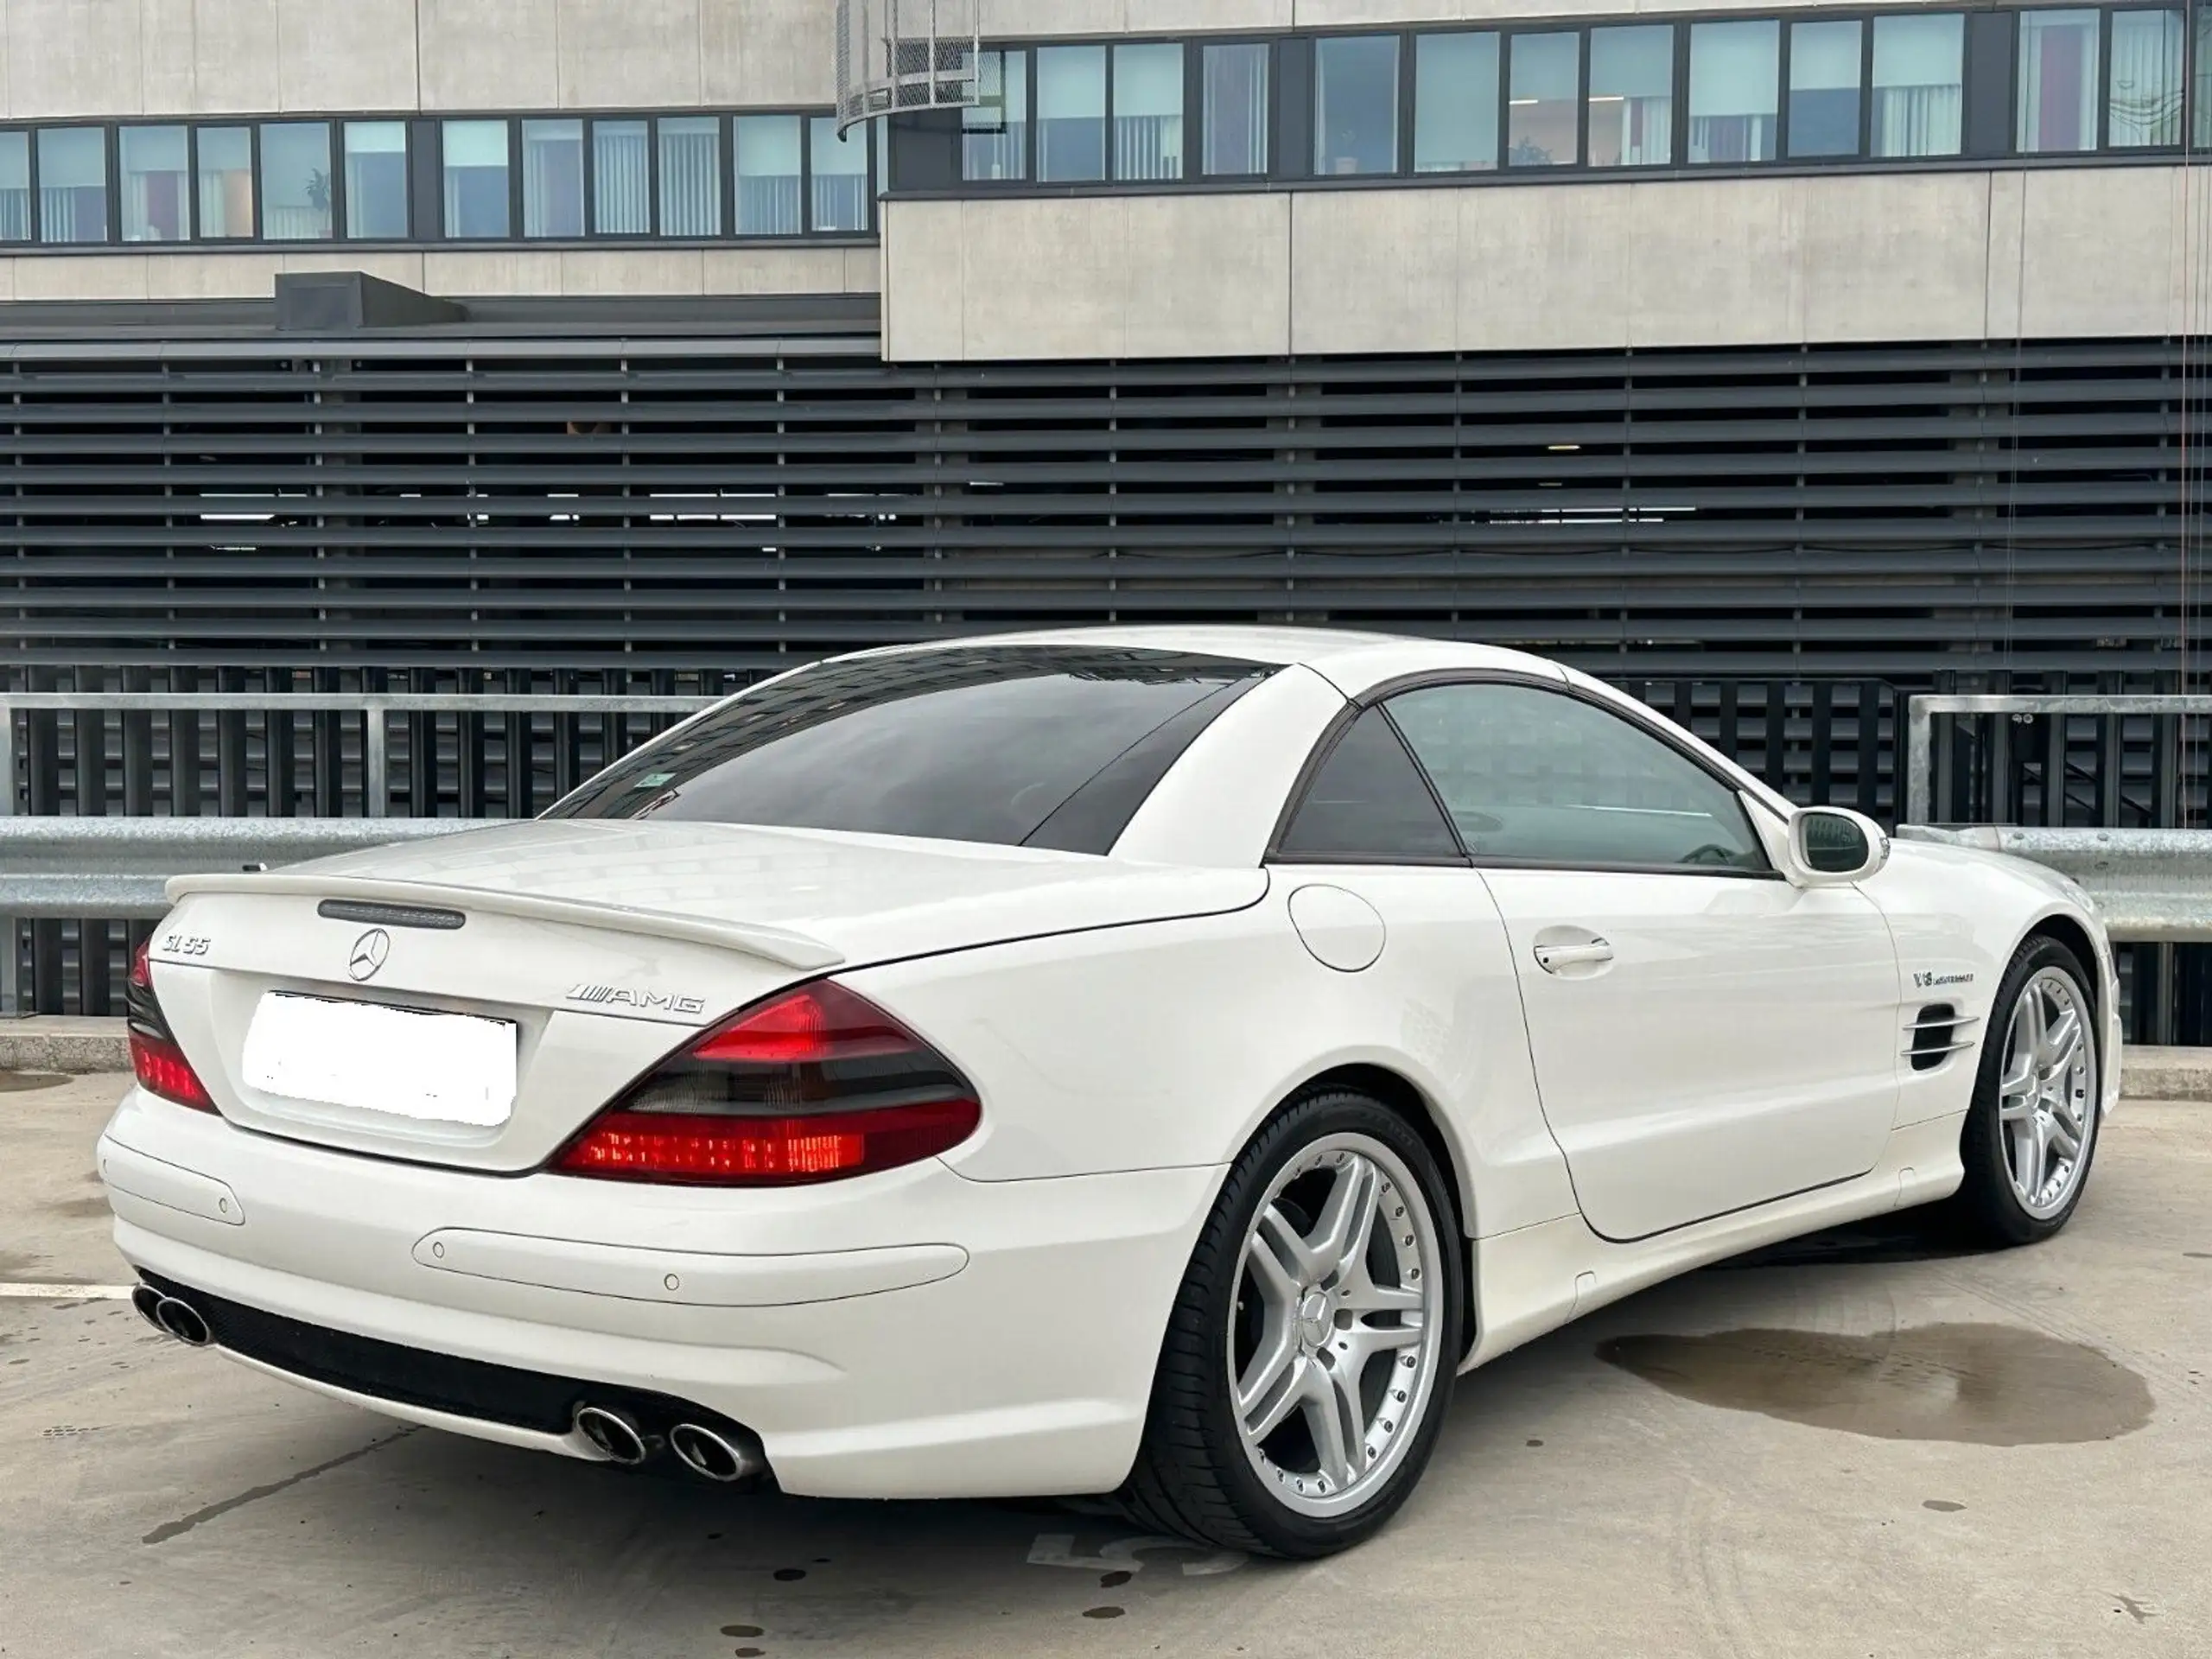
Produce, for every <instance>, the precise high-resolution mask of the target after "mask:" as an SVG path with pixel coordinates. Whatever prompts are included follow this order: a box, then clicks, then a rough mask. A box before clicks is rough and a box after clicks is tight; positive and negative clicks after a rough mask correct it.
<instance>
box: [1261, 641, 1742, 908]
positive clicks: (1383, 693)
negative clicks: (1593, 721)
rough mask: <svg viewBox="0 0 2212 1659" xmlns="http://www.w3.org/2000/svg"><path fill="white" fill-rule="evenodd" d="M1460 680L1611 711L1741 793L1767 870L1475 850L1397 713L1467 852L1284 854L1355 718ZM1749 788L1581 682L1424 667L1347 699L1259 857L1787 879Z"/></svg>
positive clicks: (1641, 713) (1648, 716)
mask: <svg viewBox="0 0 2212 1659" xmlns="http://www.w3.org/2000/svg"><path fill="white" fill-rule="evenodd" d="M1454 685H1515V686H1522V687H1526V688H1528V689H1529V690H1536V691H1546V692H1550V693H1553V694H1555V695H1557V696H1566V697H1569V698H1572V699H1573V700H1574V701H1575V702H1582V703H1586V704H1587V705H1589V706H1590V707H1592V708H1593V709H1599V711H1601V712H1602V713H1605V714H1609V715H1612V716H1613V717H1614V718H1615V719H1616V720H1618V721H1621V722H1622V723H1623V724H1624V725H1626V726H1629V727H1630V728H1633V729H1635V730H1637V731H1639V732H1641V733H1643V734H1644V735H1645V736H1647V737H1649V738H1652V739H1655V740H1656V741H1658V742H1659V743H1660V744H1662V746H1664V747H1666V748H1668V749H1669V750H1670V751H1672V752H1673V753H1675V755H1677V756H1678V757H1679V758H1681V760H1685V761H1687V762H1688V763H1689V764H1690V765H1691V766H1694V767H1696V768H1697V770H1698V771H1700V772H1703V773H1704V774H1705V775H1706V776H1707V778H1709V779H1712V780H1713V782H1714V783H1715V784H1718V785H1720V786H1721V787H1722V788H1724V789H1726V791H1728V792H1729V794H1730V795H1732V796H1733V797H1734V798H1736V800H1737V802H1738V805H1739V806H1740V807H1742V810H1743V813H1744V827H1745V831H1746V833H1747V834H1748V835H1749V836H1750V838H1751V846H1752V847H1753V849H1756V850H1757V852H1758V855H1759V856H1760V858H1761V859H1762V860H1764V861H1765V863H1766V867H1767V868H1764V869H1759V870H1743V869H1733V868H1719V867H1715V866H1706V865H1695V864H1630V863H1619V864H1616V863H1599V862H1590V861H1580V860H1573V859H1529V858H1499V857H1495V856H1489V855H1481V854H1477V853H1474V852H1471V851H1470V850H1469V849H1468V848H1467V844H1466V842H1465V838H1464V837H1462V836H1460V833H1459V824H1458V823H1457V822H1456V821H1455V820H1454V819H1453V818H1452V811H1451V808H1450V807H1449V806H1448V805H1446V803H1445V800H1444V796H1443V793H1442V791H1440V790H1439V789H1438V788H1437V786H1436V780H1435V779H1433V778H1432V777H1430V776H1429V772H1428V768H1427V766H1423V765H1422V764H1421V755H1420V753H1419V752H1418V751H1416V750H1415V749H1414V746H1413V745H1412V744H1411V743H1409V742H1408V741H1406V736H1405V734H1404V733H1403V732H1402V731H1400V730H1399V728H1398V723H1397V721H1396V720H1395V717H1392V718H1391V719H1390V728H1391V730H1392V731H1393V732H1394V733H1396V734H1397V739H1398V741H1399V743H1400V745H1401V746H1402V747H1403V748H1404V749H1405V751H1406V753H1407V755H1408V758H1409V759H1410V760H1412V761H1413V763H1414V771H1416V772H1419V773H1420V775H1421V781H1422V783H1424V784H1425V785H1427V787H1428V791H1429V793H1430V795H1431V796H1432V797H1433V798H1434V799H1435V802H1436V804H1437V807H1438V810H1440V811H1441V812H1442V813H1443V814H1444V822H1445V823H1446V825H1448V826H1449V827H1450V828H1451V830H1452V839H1453V840H1454V841H1456V842H1459V850H1460V856H1459V858H1456V859H1412V858H1344V857H1332V858H1321V857H1315V856H1313V855H1303V854H1296V853H1290V854H1286V853H1285V852H1283V850H1282V838H1283V835H1284V832H1285V831H1286V830H1287V829H1288V828H1289V826H1290V824H1291V822H1292V820H1293V819H1294V818H1295V817H1297V815H1298V811H1299V809H1300V807H1302V806H1303V805H1304V804H1305V803H1306V794H1307V791H1309V790H1310V789H1311V788H1312V786H1313V779H1314V777H1315V775H1316V774H1317V773H1318V772H1319V770H1320V768H1321V766H1322V765H1323V763H1324V762H1325V761H1326V760H1327V759H1328V757H1329V755H1330V753H1332V752H1333V751H1334V749H1335V747H1336V745H1337V744H1338V741H1341V740H1342V738H1343V736H1344V733H1345V732H1347V731H1349V730H1350V729H1351V726H1352V723H1353V722H1354V721H1357V719H1358V718H1359V717H1360V716H1361V715H1363V714H1365V713H1366V712H1367V711H1368V710H1369V709H1376V708H1380V709H1382V711H1383V714H1384V715H1385V716H1386V717H1387V716H1389V715H1390V709H1389V704H1390V702H1392V700H1393V699H1395V698H1396V697H1400V696H1404V695H1405V694H1406V693H1408V692H1409V691H1427V690H1435V689H1436V688H1438V687H1440V686H1454ZM1744 795H1745V787H1744V785H1743V783H1742V781H1741V780H1740V779H1736V778H1733V777H1731V776H1730V775H1729V774H1728V772H1726V771H1725V770H1724V769H1723V768H1721V767H1719V766H1716V765H1714V764H1713V760H1712V759H1711V758H1710V757H1709V756H1707V755H1705V754H1702V753H1700V752H1699V751H1698V750H1697V749H1695V748H1694V747H1691V746H1690V744H1688V742H1686V741H1684V739H1683V734H1682V733H1681V731H1680V730H1678V729H1676V728H1673V727H1671V726H1669V725H1664V724H1662V723H1661V721H1660V720H1659V718H1658V717H1657V716H1656V715H1654V714H1653V713H1652V712H1651V711H1649V710H1648V709H1643V708H1641V707H1636V706H1630V707H1626V708H1624V707H1623V706H1622V705H1620V704H1618V703H1617V702H1614V701H1613V700H1612V699H1611V697H1607V696H1602V695H1600V694H1599V693H1598V692H1595V691H1592V690H1590V689H1589V688H1588V687H1586V686H1582V685H1578V684H1576V683H1573V681H1571V680H1558V679H1554V678H1552V677H1549V676H1548V675H1543V674H1533V673H1526V672H1522V671H1518V670H1515V669H1506V668H1500V669H1481V668H1476V669H1433V670H1426V671H1421V672H1419V673H1414V674H1402V675H1399V676H1397V677H1394V678H1391V679H1388V680H1384V681H1383V682H1382V683H1379V684H1376V685H1372V686H1370V687H1368V688H1367V690H1364V691H1362V692H1361V693H1359V695H1358V696H1355V697H1352V698H1351V699H1349V700H1348V701H1347V702H1346V703H1345V705H1344V708H1343V709H1339V710H1338V712H1337V713H1336V714H1335V715H1332V717H1331V720H1330V723H1329V725H1328V726H1327V727H1326V728H1324V730H1323V731H1322V734H1321V735H1320V737H1319V739H1317V740H1316V741H1315V743H1314V746H1313V751H1312V752H1311V753H1308V754H1307V756H1306V763H1305V765H1304V766H1301V767H1300V769H1299V772H1298V776H1297V778H1296V779H1295V780H1294V782H1293V783H1292V785H1291V787H1290V791H1289V793H1288V794H1287V796H1286V797H1285V798H1284V803H1283V807H1282V810H1281V812H1280V813H1278V814H1277V815H1276V818H1275V825H1274V829H1273V831H1271V832H1270V833H1269V835H1268V846H1267V851H1266V852H1265V853H1264V854H1263V855H1262V858H1261V862H1262V864H1300V865H1312V864H1334V865H1341V866H1346V867H1351V866H1357V865H1368V864H1373V865H1386V864H1391V865H1396V864H1414V865H1421V866H1443V867H1462V866H1463V867H1465V868H1469V869H1474V870H1483V869H1513V870H1574V871H1585V872H1589V873H1592V874H1624V875H1690V876H1708V877H1714V878H1718V879H1719V880H1733V881H1780V880H1785V879H1786V878H1785V877H1784V876H1783V873H1782V871H1781V870H1779V869H1777V868H1775V865H1774V860H1773V857H1772V855H1770V854H1769V853H1768V851H1767V849H1766V840H1765V837H1764V836H1761V835H1760V834H1759V831H1758V823H1757V822H1756V821H1755V820H1754V818H1753V817H1752V807H1751V805H1747V804H1744V801H1743V797H1744ZM1755 799H1756V798H1755ZM1762 804H1763V803H1762Z"/></svg>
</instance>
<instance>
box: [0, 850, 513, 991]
mask: <svg viewBox="0 0 2212 1659" xmlns="http://www.w3.org/2000/svg"><path fill="white" fill-rule="evenodd" d="M493 822H501V820H493ZM482 827H484V825H483V823H482V821H480V820H474V819H467V818H414V819H409V818H22V817H10V818H0V939H5V940H8V941H10V942H12V941H13V940H14V938H15V933H16V923H17V922H18V921H21V920H41V919H58V918H68V917H83V916H103V917H118V918H124V919H128V920H133V921H150V920H154V919H156V918H159V917H161V916H162V915H163V914H164V913H166V912H167V911H168V897H167V895H166V894H165V893H164V892H163V888H164V887H165V886H166V885H167V883H168V879H169V878H170V877H171V876H173V875H198V874H208V873H213V872H218V871H228V870H238V869H255V868H277V867H279V866H282V865H286V864H297V863H301V862H303V861H306V860H308V859H311V858H323V857H327V856H328V855H331V854H334V853H350V852H357V851H359V850H360V849H363V848H365V847H382V846H386V845H389V844H390V843H391V842H399V841H427V840H431V839H433V838H435V837H438V836H451V835H457V834H459V833H461V832H462V831H464V830H468V829H480V828H482ZM21 971H22V964H21V963H20V961H19V960H18V958H17V956H16V951H15V950H12V949H9V950H0V1015H12V1014H17V1013H19V1012H21V1010H22V985H21V983H20V982H19V976H20V974H21Z"/></svg>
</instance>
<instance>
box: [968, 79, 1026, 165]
mask: <svg viewBox="0 0 2212 1659" xmlns="http://www.w3.org/2000/svg"><path fill="white" fill-rule="evenodd" d="M960 127H961V137H960V175H961V177H963V178H964V179H969V180H973V181H992V180H999V179H1021V178H1027V177H1028V175H1029V174H1028V168H1027V158H1028V154H1029V54H1027V52H986V53H984V54H983V55H982V59H981V60H979V61H978V62H977V64H976V101H975V102H974V103H973V104H970V105H968V106H967V107H966V108H964V109H963V110H962V111H960Z"/></svg>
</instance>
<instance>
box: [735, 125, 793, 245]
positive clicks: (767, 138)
mask: <svg viewBox="0 0 2212 1659" xmlns="http://www.w3.org/2000/svg"><path fill="white" fill-rule="evenodd" d="M798 145H799V137H798V117H797V116H795V115H741V116H740V117H738V118H737V233H738V234H739V235H740V236H797V235H798V232H799V226H800V219H799V184H800V177H801V173H800V168H801V163H800V160H799V152H798Z"/></svg>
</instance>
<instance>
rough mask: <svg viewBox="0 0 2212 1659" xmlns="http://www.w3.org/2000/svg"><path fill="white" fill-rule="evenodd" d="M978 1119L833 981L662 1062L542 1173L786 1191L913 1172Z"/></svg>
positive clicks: (914, 1040)
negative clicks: (901, 1169) (907, 1167)
mask: <svg viewBox="0 0 2212 1659" xmlns="http://www.w3.org/2000/svg"><path fill="white" fill-rule="evenodd" d="M979 1122H982V1105H981V1103H979V1102H978V1101H977V1100H976V1091H975V1090H974V1089H973V1087H972V1086H971V1085H970V1084H969V1083H968V1081H967V1079H966V1078H964V1077H962V1076H961V1075H960V1074H959V1072H957V1071H955V1070H954V1069H953V1068H952V1066H951V1065H950V1062H948V1061H947V1060H946V1059H945V1058H944V1056H942V1055H941V1054H939V1053H938V1052H937V1051H936V1050H935V1049H932V1048H931V1047H930V1046H929V1045H928V1044H926V1043H925V1042H923V1041H922V1040H921V1039H920V1038H918V1037H917V1036H915V1035H914V1033H912V1032H910V1031H908V1030H907V1029H906V1027H904V1026H902V1025H900V1024H899V1022H898V1021H897V1020H893V1018H892V1017H891V1016H890V1015H889V1014H885V1013H884V1012H883V1011H882V1010H881V1009H880V1008H878V1007H875V1006H874V1004H873V1003H871V1002H869V1001H867V1000H866V999H865V998H863V997H861V996H860V995H858V994H856V993H855V992H853V991H850V990H848V989H847V988H845V987H844V986H842V985H840V984H838V983H836V982H835V981H833V980H818V981H817V982H814V983H812V984H810V985H802V986H799V987H798V988H795V989H792V990H790V991H786V992H784V993H782V994H781V995H779V996H776V997H774V998H773V999H772V1000H771V1001H767V1002H766V1003H763V1004H761V1005H760V1006H759V1007H754V1008H751V1009H748V1010H746V1011H744V1012H742V1013H740V1014H737V1015H735V1016H734V1017H733V1018H732V1019H730V1020H728V1021H727V1022H725V1023H724V1024H723V1025H721V1026H720V1027H716V1028H715V1030H713V1031H711V1032H709V1033H707V1034H706V1035H705V1036H703V1037H702V1038H700V1039H698V1040H697V1041H696V1042H695V1043H693V1044H692V1045H691V1046H690V1047H689V1048H687V1049H685V1050H684V1051H683V1052H681V1053H679V1054H677V1055H675V1056H673V1057H671V1058H670V1059H668V1060H667V1061H665V1062H664V1063H663V1064H662V1065H660V1066H658V1067H657V1068H656V1069H655V1070H654V1071H652V1073H651V1074H650V1075H649V1076H647V1077H645V1078H644V1079H642V1080H641V1081H640V1082H639V1083H638V1084H637V1085H636V1086H635V1087H633V1088H632V1089H631V1090H630V1091H629V1092H628V1093H627V1094H626V1095H625V1096H622V1098H621V1099H620V1100H618V1101H617V1102H615V1103H614V1104H613V1105H612V1106H610V1107H609V1108H607V1110H606V1111H604V1112H602V1113H601V1114H600V1116H598V1117H596V1118H594V1120H593V1121H592V1122H591V1123H590V1124H588V1126H587V1127H586V1128H585V1129H584V1131H583V1133H582V1134H581V1135H578V1136H577V1137H576V1138H575V1140H574V1141H570V1142H569V1145H568V1146H567V1147H565V1148H564V1149H563V1151H562V1153H561V1154H560V1155H559V1157H557V1158H556V1160H554V1163H553V1167H554V1168H555V1169H556V1170H559V1171H562V1172H563V1173H567V1174H571V1175H591V1176H597V1177H600V1178H601V1179H613V1180H632V1181H662V1182H671V1183H683V1184H690V1185H714V1186H788V1185H800V1184H803V1183H806V1182H810V1181H829V1180H838V1179H844V1178H846V1177H849V1176H854V1175H866V1174H871V1173H874V1172H875V1171H877V1170H882V1169H895V1168H897V1167H898V1166H899V1165H901V1164H912V1163H918V1162H919V1161H920V1160H923V1159H925V1158H932V1157H935V1156H936V1155H937V1154H939V1153H941V1152H945V1151H949V1150H950V1148H952V1147H956V1146H957V1145H959V1144H960V1142H961V1141H964V1140H966V1139H967V1138H968V1137H969V1135H972V1134H974V1133H975V1131H976V1125H977V1124H978V1123H979Z"/></svg>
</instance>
